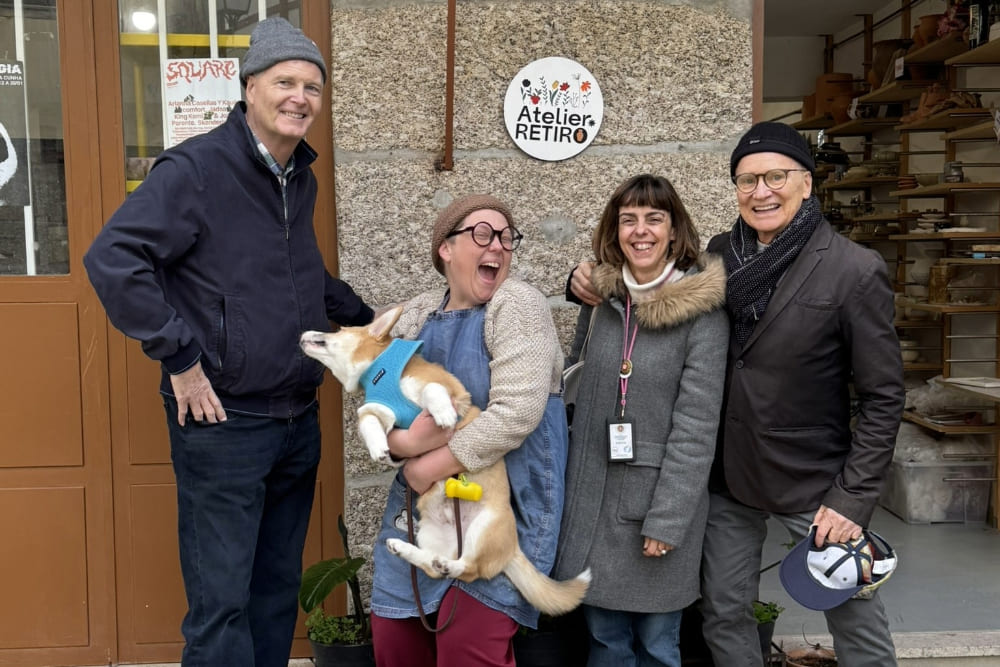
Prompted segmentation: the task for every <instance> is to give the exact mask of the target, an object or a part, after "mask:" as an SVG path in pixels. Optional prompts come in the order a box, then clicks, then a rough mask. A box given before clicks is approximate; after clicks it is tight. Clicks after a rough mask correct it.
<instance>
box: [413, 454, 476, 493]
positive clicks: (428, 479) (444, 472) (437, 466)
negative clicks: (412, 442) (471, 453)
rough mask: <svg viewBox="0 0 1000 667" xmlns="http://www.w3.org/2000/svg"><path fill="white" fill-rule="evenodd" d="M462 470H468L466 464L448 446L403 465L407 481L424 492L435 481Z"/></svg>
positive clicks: (416, 489) (415, 488) (418, 490)
mask: <svg viewBox="0 0 1000 667" xmlns="http://www.w3.org/2000/svg"><path fill="white" fill-rule="evenodd" d="M460 472H466V470H465V466H463V465H462V464H461V463H459V461H458V459H456V458H455V455H454V454H452V453H451V450H450V449H448V448H447V447H438V448H437V449H432V450H431V451H429V452H427V453H426V454H421V455H420V456H418V457H416V458H412V459H410V460H409V461H407V462H406V463H405V464H404V465H403V476H404V477H406V483H407V484H409V485H410V487H411V488H412V489H413V490H414V491H416V492H417V493H424V492H425V491H427V489H429V488H431V487H432V486H434V483H435V482H440V481H441V480H443V479H448V478H449V477H451V476H452V475H457V474H458V473H460Z"/></svg>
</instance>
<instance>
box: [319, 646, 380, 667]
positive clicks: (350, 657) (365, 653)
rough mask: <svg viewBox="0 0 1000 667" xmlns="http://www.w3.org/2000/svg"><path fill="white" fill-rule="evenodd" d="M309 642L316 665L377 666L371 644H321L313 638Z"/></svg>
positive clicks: (333, 666)
mask: <svg viewBox="0 0 1000 667" xmlns="http://www.w3.org/2000/svg"><path fill="white" fill-rule="evenodd" d="M309 643H310V644H312V650H313V662H314V663H315V665H316V667H375V651H374V648H373V647H372V645H371V644H359V645H356V646H346V645H344V644H320V643H318V642H314V641H313V640H311V639H310V640H309Z"/></svg>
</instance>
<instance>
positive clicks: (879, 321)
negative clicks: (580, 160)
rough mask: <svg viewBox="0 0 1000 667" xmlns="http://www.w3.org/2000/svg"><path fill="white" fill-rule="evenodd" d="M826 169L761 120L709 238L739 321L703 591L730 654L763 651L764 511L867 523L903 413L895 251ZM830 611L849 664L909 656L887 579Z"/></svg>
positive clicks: (735, 665)
mask: <svg viewBox="0 0 1000 667" xmlns="http://www.w3.org/2000/svg"><path fill="white" fill-rule="evenodd" d="M815 169H816V166H815V163H814V162H813V158H812V155H811V154H810V151H809V145H808V144H807V142H806V141H805V139H803V138H802V137H801V136H800V135H799V134H798V133H797V132H796V131H795V130H794V129H793V128H791V127H790V126H788V125H784V124H782V123H774V122H763V123H758V124H756V125H754V126H753V127H751V128H750V129H749V130H748V131H747V132H746V134H744V135H743V137H741V138H740V140H739V142H738V143H737V145H736V148H735V149H734V150H733V153H732V156H731V159H730V165H729V170H730V177H731V178H732V181H733V184H734V186H735V190H736V199H737V203H738V205H739V212H740V215H739V217H738V218H737V220H736V223H735V224H734V225H733V227H732V230H731V231H729V232H726V233H724V234H720V235H718V236H716V237H715V238H713V239H712V240H711V241H709V244H708V250H709V251H710V252H715V253H719V254H721V255H722V256H723V258H724V260H725V264H726V271H727V274H728V279H727V284H726V306H727V309H728V311H729V316H730V323H731V336H730V343H729V358H728V363H727V366H726V390H725V397H724V399H723V409H722V410H723V411H722V418H721V420H720V424H719V435H718V441H717V445H716V454H715V461H714V465H713V470H712V475H711V479H710V481H709V491H710V499H711V500H710V503H711V504H710V509H709V516H708V525H707V527H706V533H705V541H704V546H703V555H702V602H701V605H700V607H701V611H702V615H703V617H704V625H703V632H704V636H705V640H706V642H707V643H708V646H709V648H710V649H711V652H712V660H713V662H714V664H716V665H718V666H719V667H723V666H724V667H760V665H761V664H762V656H761V649H760V644H759V640H758V634H757V623H756V621H755V620H754V615H753V601H754V600H756V599H757V597H758V595H757V591H758V584H759V581H760V562H761V549H762V547H763V543H764V540H765V538H766V536H767V519H768V518H769V517H774V518H775V519H777V520H778V521H779V522H780V523H782V524H783V525H784V526H785V528H786V529H788V531H789V533H790V534H791V536H792V538H793V539H794V541H796V542H798V541H800V540H802V539H803V538H804V537H805V536H806V535H808V534H809V531H810V526H812V525H815V526H816V527H817V529H816V533H815V544H816V546H817V547H820V546H822V545H823V544H824V543H834V542H837V543H841V542H847V541H849V540H852V539H855V538H859V537H861V533H862V529H863V528H867V527H868V523H869V521H870V520H871V517H872V513H873V512H874V510H875V505H876V503H877V502H878V497H879V493H880V491H881V488H882V481H883V477H884V475H885V472H886V470H887V469H888V467H889V465H890V463H891V462H892V453H893V448H894V446H895V439H896V432H897V430H898V428H899V422H900V419H901V417H902V411H903V404H904V390H903V368H902V359H901V355H900V350H899V341H898V339H897V337H896V331H895V328H894V326H893V316H894V309H895V308H894V303H893V293H892V288H891V286H890V284H889V277H888V272H887V270H886V264H885V261H884V260H883V258H882V257H881V256H880V255H879V254H878V253H876V252H875V251H873V250H870V249H867V248H863V247H861V246H859V245H857V244H855V243H853V242H852V241H850V240H848V239H846V238H844V237H843V236H841V235H840V234H838V233H836V231H834V229H833V228H832V227H831V226H830V223H829V222H827V221H826V219H825V218H824V217H823V215H822V213H821V212H820V205H819V201H818V199H817V198H816V197H815V196H814V195H813V186H814V183H813V175H814V172H815ZM580 269H582V270H580ZM588 269H589V267H588V266H587V265H586V264H582V265H580V266H579V267H578V268H577V270H575V271H574V272H573V274H571V277H570V283H569V289H570V290H572V291H573V292H574V294H575V295H577V296H578V298H581V299H582V300H584V301H587V302H589V301H590V300H593V298H594V295H593V294H590V293H588V290H587V283H588V279H587V276H588V275H589V270H588ZM852 391H853V394H854V396H855V397H856V400H857V409H856V413H857V421H856V423H855V424H853V425H852V424H851V418H852V409H851V395H852ZM825 614H826V620H827V627H828V628H829V630H830V633H831V634H832V635H833V641H834V647H835V650H836V654H837V658H838V660H839V662H840V664H842V665H849V666H850V667H891V666H892V665H895V664H896V657H895V649H894V647H893V642H892V636H891V635H890V633H889V622H888V619H887V617H886V613H885V609H884V607H883V606H882V601H881V599H880V598H879V596H878V593H877V592H875V593H874V594H873V595H871V596H870V599H851V600H848V601H847V602H845V603H844V604H842V605H840V606H838V607H835V608H833V609H829V610H827V611H826V612H825Z"/></svg>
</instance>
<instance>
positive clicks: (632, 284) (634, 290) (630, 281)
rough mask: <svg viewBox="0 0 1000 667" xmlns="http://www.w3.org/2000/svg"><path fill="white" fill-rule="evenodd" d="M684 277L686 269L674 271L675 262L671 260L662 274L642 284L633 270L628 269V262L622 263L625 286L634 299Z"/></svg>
mask: <svg viewBox="0 0 1000 667" xmlns="http://www.w3.org/2000/svg"><path fill="white" fill-rule="evenodd" d="M683 277H684V271H674V262H672V261H670V262H667V265H666V266H665V267H663V272H662V273H661V274H660V275H658V276H657V277H655V278H653V279H652V280H651V281H649V282H648V283H641V284H640V283H638V282H637V281H636V279H635V276H633V275H632V272H631V271H629V270H628V264H622V279H623V280H624V281H625V287H626V288H628V292H629V294H631V295H632V298H633V299H639V298H641V297H643V296H646V295H647V294H649V293H650V292H651V291H652V290H654V289H656V288H657V287H659V286H660V285H664V284H666V283H675V282H677V281H678V280H680V279H681V278H683Z"/></svg>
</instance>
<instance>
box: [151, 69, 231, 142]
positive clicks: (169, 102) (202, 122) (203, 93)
mask: <svg viewBox="0 0 1000 667" xmlns="http://www.w3.org/2000/svg"><path fill="white" fill-rule="evenodd" d="M163 77H164V83H165V86H164V88H165V90H166V117H167V146H166V147H167V148H169V147H171V146H176V145H177V144H179V143H180V142H182V141H184V140H185V139H187V138H188V137H193V136H195V135H196V134H203V133H205V132H208V131H209V130H211V129H212V128H214V127H215V126H216V125H219V124H221V123H222V122H223V121H224V120H226V117H227V116H228V115H229V111H230V110H231V109H232V108H233V105H234V104H236V103H237V102H239V101H240V99H241V95H240V61H239V59H238V58H175V59H171V60H167V62H166V64H165V65H164V66H163Z"/></svg>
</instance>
